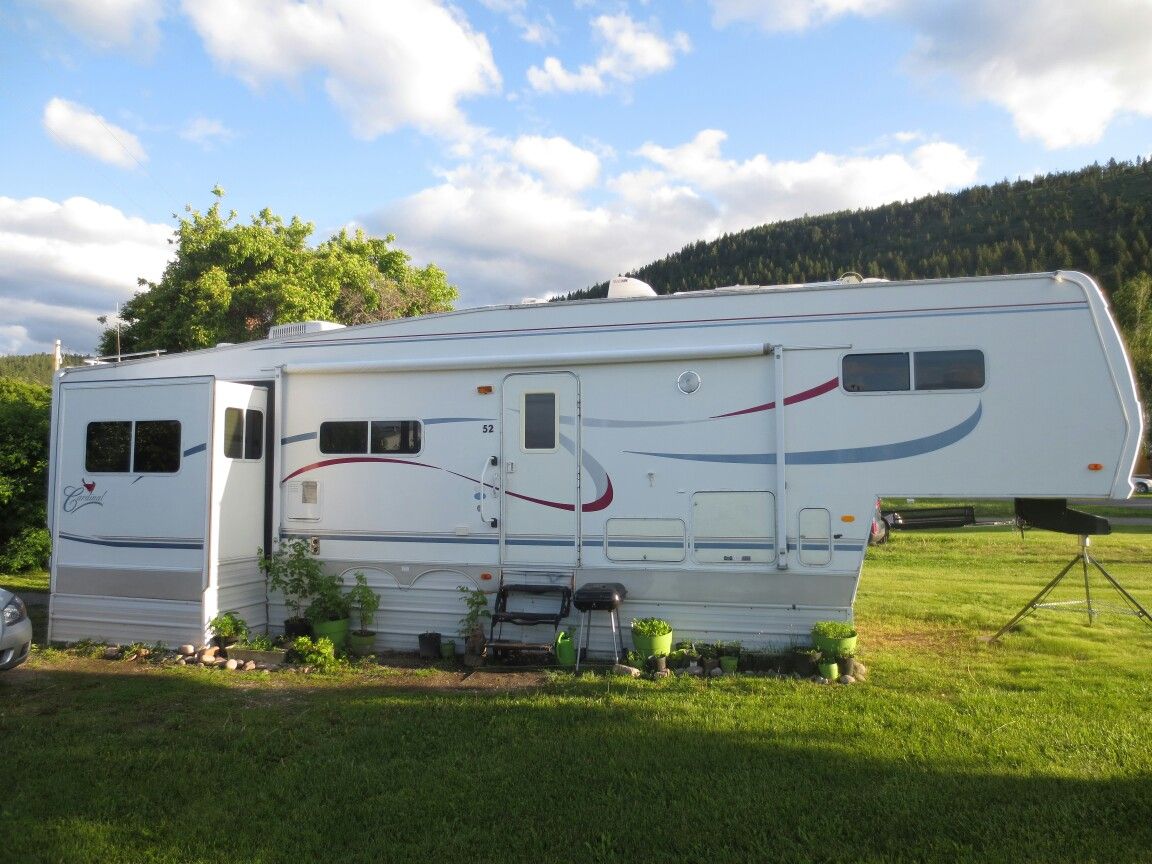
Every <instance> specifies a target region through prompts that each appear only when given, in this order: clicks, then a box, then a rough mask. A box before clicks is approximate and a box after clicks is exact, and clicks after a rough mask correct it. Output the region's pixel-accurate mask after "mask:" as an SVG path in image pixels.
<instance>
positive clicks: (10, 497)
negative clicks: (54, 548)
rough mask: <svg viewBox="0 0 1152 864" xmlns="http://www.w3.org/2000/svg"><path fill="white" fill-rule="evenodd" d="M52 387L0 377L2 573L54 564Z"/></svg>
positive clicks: (0, 562)
mask: <svg viewBox="0 0 1152 864" xmlns="http://www.w3.org/2000/svg"><path fill="white" fill-rule="evenodd" d="M51 402H52V390H51V388H49V387H46V386H44V385H42V384H34V383H31V382H29V381H20V380H17V379H15V378H0V513H3V514H4V516H3V518H2V519H0V571H2V572H9V573H14V572H18V571H21V570H30V569H34V568H43V567H45V566H46V565H47V563H48V549H49V541H48V531H47V529H46V527H45V525H46V517H47V510H46V503H47V492H48V423H49V416H50V411H51Z"/></svg>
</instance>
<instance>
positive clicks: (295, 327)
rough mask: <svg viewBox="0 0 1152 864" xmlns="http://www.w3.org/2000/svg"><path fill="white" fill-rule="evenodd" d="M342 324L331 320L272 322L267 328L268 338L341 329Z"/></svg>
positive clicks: (282, 337)
mask: <svg viewBox="0 0 1152 864" xmlns="http://www.w3.org/2000/svg"><path fill="white" fill-rule="evenodd" d="M343 329H344V325H343V324H335V323H333V322H332V321H294V322H292V323H291V324H274V325H273V326H271V327H269V328H268V338H269V339H285V338H287V337H289V336H303V335H304V334H305V333H322V332H324V331H325V330H343Z"/></svg>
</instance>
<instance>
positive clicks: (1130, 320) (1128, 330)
mask: <svg viewBox="0 0 1152 864" xmlns="http://www.w3.org/2000/svg"><path fill="white" fill-rule="evenodd" d="M1112 310H1113V312H1114V313H1115V315H1116V321H1117V323H1118V324H1119V325H1120V330H1121V331H1122V332H1123V334H1124V341H1125V342H1126V343H1127V345H1128V356H1129V357H1131V358H1132V367H1133V370H1134V371H1135V373H1136V383H1137V385H1138V386H1139V388H1140V394H1141V398H1142V401H1143V402H1144V404H1145V405H1148V404H1149V402H1148V400H1149V398H1152V275H1149V274H1147V273H1140V274H1139V275H1137V276H1134V277H1132V278H1131V279H1129V280H1128V281H1127V282H1125V283H1124V284H1123V285H1122V286H1121V287H1120V289H1119V290H1118V291H1116V293H1114V294H1113V295H1112Z"/></svg>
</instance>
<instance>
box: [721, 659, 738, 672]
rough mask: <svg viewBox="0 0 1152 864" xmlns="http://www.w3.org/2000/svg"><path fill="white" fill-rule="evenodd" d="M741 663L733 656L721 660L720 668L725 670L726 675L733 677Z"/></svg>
mask: <svg viewBox="0 0 1152 864" xmlns="http://www.w3.org/2000/svg"><path fill="white" fill-rule="evenodd" d="M739 663H740V658H739V657H733V656H732V655H731V654H728V655H725V656H724V657H721V658H720V668H721V669H723V670H724V674H725V675H731V674H732V673H733V672H735V671H736V667H737V665H739Z"/></svg>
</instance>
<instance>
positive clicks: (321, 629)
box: [312, 618, 348, 651]
mask: <svg viewBox="0 0 1152 864" xmlns="http://www.w3.org/2000/svg"><path fill="white" fill-rule="evenodd" d="M312 634H313V638H314V639H320V638H322V637H324V636H327V637H328V638H329V639H331V640H332V644H333V645H335V646H336V650H337V651H343V650H344V646H345V644H347V642H348V619H347V618H341V619H340V620H339V621H313V622H312Z"/></svg>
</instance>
